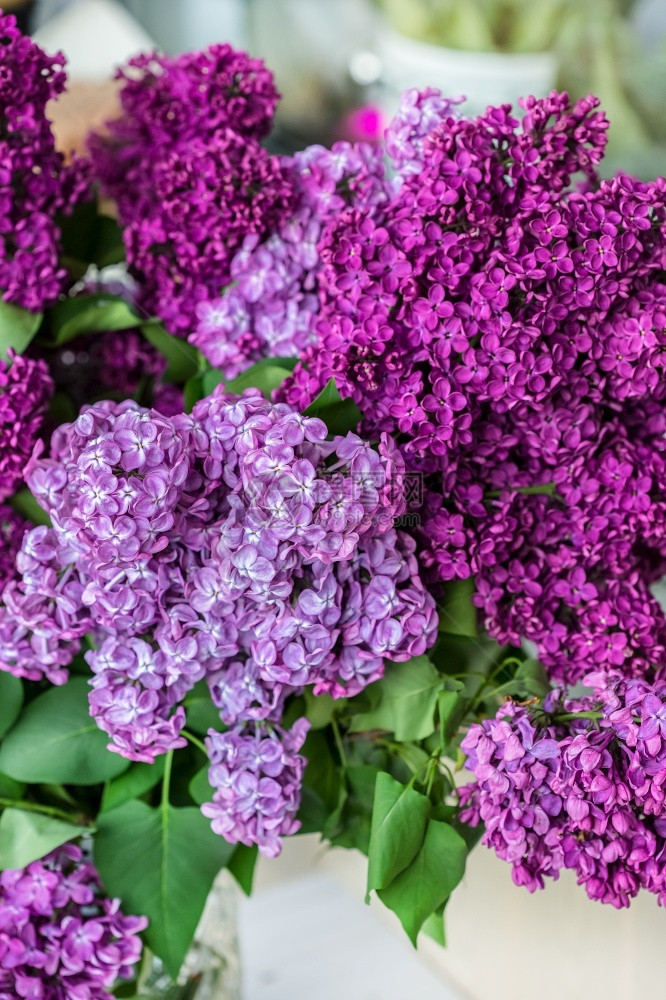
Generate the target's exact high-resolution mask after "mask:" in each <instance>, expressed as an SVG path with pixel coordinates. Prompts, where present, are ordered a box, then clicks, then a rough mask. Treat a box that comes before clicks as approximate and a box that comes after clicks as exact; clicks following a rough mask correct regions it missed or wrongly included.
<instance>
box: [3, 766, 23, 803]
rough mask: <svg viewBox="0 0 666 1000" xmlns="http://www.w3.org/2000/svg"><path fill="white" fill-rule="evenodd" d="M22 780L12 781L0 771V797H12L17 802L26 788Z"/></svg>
mask: <svg viewBox="0 0 666 1000" xmlns="http://www.w3.org/2000/svg"><path fill="white" fill-rule="evenodd" d="M26 787H27V786H26V783H25V782H24V781H14V779H13V778H10V777H9V776H8V775H6V774H2V773H0V797H1V798H3V799H13V800H14V802H18V801H19V799H21V798H22V797H23V793H24V792H25V790H26Z"/></svg>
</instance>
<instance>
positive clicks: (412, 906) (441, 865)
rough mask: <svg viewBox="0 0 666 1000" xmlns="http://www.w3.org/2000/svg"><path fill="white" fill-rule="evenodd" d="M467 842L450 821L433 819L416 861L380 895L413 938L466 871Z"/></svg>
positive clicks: (412, 939)
mask: <svg viewBox="0 0 666 1000" xmlns="http://www.w3.org/2000/svg"><path fill="white" fill-rule="evenodd" d="M466 859H467V845H466V844H465V841H464V840H463V839H462V837H461V836H460V834H459V833H456V831H455V830H454V829H453V827H452V826H449V824H448V823H440V822H438V821H437V820H430V821H429V823H428V827H427V829H426V833H425V839H424V841H423V846H422V847H421V850H420V851H419V852H418V854H417V855H416V857H415V858H414V860H413V861H412V863H411V864H410V865H409V867H408V868H406V869H405V870H404V871H403V872H401V873H400V874H399V875H398V876H397V878H395V879H394V880H393V882H391V884H390V885H389V886H388V888H385V889H380V890H379V891H378V892H377V895H378V896H379V898H380V899H381V901H382V903H384V905H385V906H388V908H389V909H390V910H393V912H394V913H395V914H397V916H398V918H399V920H400V923H401V924H402V926H403V927H404V929H405V931H406V932H407V936H408V937H409V939H410V941H411V942H412V944H413V945H414V947H416V938H417V936H418V933H419V931H420V930H421V928H422V927H423V924H424V923H425V921H426V919H427V918H428V917H429V916H430V914H431V913H434V912H435V911H436V910H437V909H438V908H439V907H441V906H443V904H444V903H446V901H447V899H448V898H449V896H450V895H451V892H452V891H453V889H454V888H455V887H456V886H457V885H458V883H459V882H460V880H461V878H462V877H463V874H464V872H465V861H466Z"/></svg>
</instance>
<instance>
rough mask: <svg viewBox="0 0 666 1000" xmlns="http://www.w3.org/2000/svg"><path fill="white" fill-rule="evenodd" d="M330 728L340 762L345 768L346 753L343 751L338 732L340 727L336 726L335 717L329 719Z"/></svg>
mask: <svg viewBox="0 0 666 1000" xmlns="http://www.w3.org/2000/svg"><path fill="white" fill-rule="evenodd" d="M331 729H332V730H333V736H334V738H335V745H336V747H337V748H338V755H339V757H340V763H341V764H342V766H343V767H344V768H345V769H346V767H347V754H346V753H345V748H344V744H343V742H342V735H341V733H340V727H339V726H338V723H337V720H336V719H335V718H332V719H331Z"/></svg>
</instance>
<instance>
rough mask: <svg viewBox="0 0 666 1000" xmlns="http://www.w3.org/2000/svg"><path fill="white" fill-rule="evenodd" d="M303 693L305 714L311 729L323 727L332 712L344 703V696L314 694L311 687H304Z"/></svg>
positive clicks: (326, 724) (328, 720)
mask: <svg viewBox="0 0 666 1000" xmlns="http://www.w3.org/2000/svg"><path fill="white" fill-rule="evenodd" d="M303 694H304V697H305V714H306V716H307V719H308V722H309V723H310V726H311V728H312V729H324V728H325V726H328V724H329V723H330V721H331V719H332V718H333V715H334V713H335V712H336V711H337V710H339V709H341V708H342V707H343V706H344V705H345V704H346V701H345V699H344V698H342V699H341V698H331V696H330V694H318V695H314V694H313V693H312V689H311V688H306V689H305V691H304V693H303Z"/></svg>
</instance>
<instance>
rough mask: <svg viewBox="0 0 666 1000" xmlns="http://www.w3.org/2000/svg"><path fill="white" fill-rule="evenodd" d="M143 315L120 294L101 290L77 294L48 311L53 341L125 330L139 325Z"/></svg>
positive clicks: (60, 343) (59, 343)
mask: <svg viewBox="0 0 666 1000" xmlns="http://www.w3.org/2000/svg"><path fill="white" fill-rule="evenodd" d="M140 322H141V317H140V316H139V314H138V313H137V312H136V310H135V309H133V308H132V306H130V305H129V304H128V303H127V302H125V300H124V299H121V298H120V297H119V296H118V295H109V294H108V293H107V292H99V293H97V294H95V295H77V296H76V298H73V299H65V300H64V301H63V302H57V303H56V304H55V305H54V306H53V308H52V309H51V310H50V311H49V326H50V329H51V333H52V336H53V343H54V344H55V345H57V346H61V345H62V344H66V343H68V341H70V340H74V339H75V338H76V337H80V336H82V335H83V334H84V333H99V332H100V331H106V330H126V329H127V328H128V327H133V326H137V325H138V324H139V323H140Z"/></svg>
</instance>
